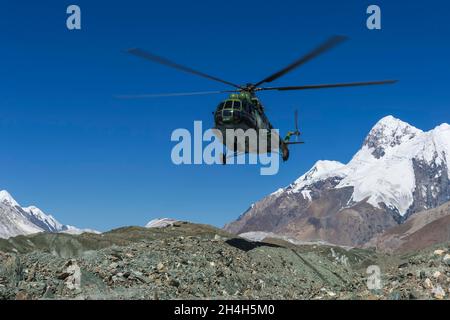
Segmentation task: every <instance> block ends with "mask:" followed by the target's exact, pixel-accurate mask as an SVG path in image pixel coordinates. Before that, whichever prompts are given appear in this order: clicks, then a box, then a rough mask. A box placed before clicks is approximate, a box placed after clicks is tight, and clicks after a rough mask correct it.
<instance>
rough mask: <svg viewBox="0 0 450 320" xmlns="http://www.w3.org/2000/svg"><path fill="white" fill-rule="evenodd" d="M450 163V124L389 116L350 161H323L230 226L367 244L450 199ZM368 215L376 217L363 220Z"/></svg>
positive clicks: (233, 229) (232, 229)
mask: <svg viewBox="0 0 450 320" xmlns="http://www.w3.org/2000/svg"><path fill="white" fill-rule="evenodd" d="M448 163H450V125H448V124H447V123H443V124H441V125H439V126H437V127H435V128H434V129H432V130H430V131H427V132H424V131H422V130H420V129H417V128H415V127H413V126H412V125H410V124H408V123H406V122H404V121H402V120H399V119H396V118H394V117H393V116H387V117H384V118H382V119H381V120H379V121H378V122H377V123H376V124H375V125H374V127H373V128H372V129H371V130H370V132H369V134H368V135H367V136H366V138H365V139H364V141H363V144H362V147H361V149H360V150H358V152H356V153H355V155H354V156H353V158H352V159H351V160H350V161H349V162H348V163H347V164H342V163H340V162H337V161H329V160H320V161H317V162H316V163H315V165H314V166H313V167H312V168H311V169H310V170H309V171H307V172H306V173H305V174H304V175H302V176H301V177H300V178H298V179H296V180H295V181H294V182H293V183H292V184H290V185H288V186H287V187H284V188H280V189H278V190H277V191H276V192H274V193H272V194H270V195H269V196H267V197H265V198H263V199H261V200H260V201H258V202H256V203H255V204H253V205H252V206H251V207H250V208H249V210H247V211H246V212H245V213H244V214H242V215H241V216H240V217H239V219H238V220H236V221H234V222H231V223H229V224H227V225H226V226H225V227H224V228H225V230H227V231H229V232H234V233H242V232H252V231H265V232H275V233H277V232H278V233H282V234H283V233H286V235H288V236H295V237H297V238H299V239H300V240H325V241H331V242H333V240H334V241H338V244H344V245H362V244H363V243H364V242H365V241H368V240H369V239H370V238H371V237H373V236H375V234H378V233H381V232H382V231H383V230H386V229H387V228H390V227H393V226H395V225H396V224H399V223H403V222H404V221H406V220H407V219H408V218H409V217H410V216H411V215H413V214H414V213H416V212H420V211H423V210H427V209H430V208H434V207H437V206H439V205H441V204H443V203H445V202H446V201H449V200H450V182H449V175H450V174H449V173H450V168H449V165H448ZM369 212H371V213H372V214H373V215H372V216H370V215H368V213H369ZM365 219H368V220H369V221H358V220H365ZM370 220H374V221H370ZM355 223H356V226H357V227H358V228H360V229H361V230H359V231H358V230H356V233H358V232H359V235H358V236H357V237H355V238H354V239H350V238H349V237H346V235H344V234H343V232H344V231H343V230H346V229H348V227H349V225H351V224H355ZM339 228H341V229H342V230H338V229H339ZM363 229H364V230H363ZM366 229H367V230H366ZM349 232H350V230H349ZM334 243H335V242H334Z"/></svg>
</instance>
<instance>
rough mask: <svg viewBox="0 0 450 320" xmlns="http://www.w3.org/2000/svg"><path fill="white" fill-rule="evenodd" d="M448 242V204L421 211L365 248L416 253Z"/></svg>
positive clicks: (449, 211) (449, 219)
mask: <svg viewBox="0 0 450 320" xmlns="http://www.w3.org/2000/svg"><path fill="white" fill-rule="evenodd" d="M448 241H450V202H447V203H445V204H443V205H441V206H439V207H437V208H434V209H430V210H426V211H422V212H419V213H417V214H416V215H414V216H413V217H411V218H410V219H408V220H407V221H406V222H405V223H404V224H401V225H399V226H396V227H393V228H391V229H388V230H387V231H386V232H384V233H383V234H381V235H379V236H377V237H375V238H373V239H372V240H371V241H369V242H368V243H367V244H366V245H365V246H366V247H375V248H376V249H377V250H378V251H381V252H389V253H406V252H416V251H418V250H421V249H424V248H427V247H429V246H432V245H435V244H439V243H445V242H448Z"/></svg>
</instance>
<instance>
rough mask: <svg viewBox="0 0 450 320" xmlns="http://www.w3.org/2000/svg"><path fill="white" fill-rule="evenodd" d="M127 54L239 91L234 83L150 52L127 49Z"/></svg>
mask: <svg viewBox="0 0 450 320" xmlns="http://www.w3.org/2000/svg"><path fill="white" fill-rule="evenodd" d="M127 52H128V53H131V54H133V55H135V56H137V57H140V58H143V59H146V60H150V61H153V62H156V63H159V64H162V65H165V66H168V67H172V68H175V69H178V70H181V71H184V72H187V73H192V74H195V75H197V76H200V77H203V78H206V79H210V80H214V81H218V82H221V83H224V84H227V85H229V86H232V87H235V88H237V89H241V86H239V85H237V84H235V83H232V82H229V81H225V80H222V79H220V78H217V77H214V76H211V75H209V74H206V73H203V72H200V71H197V70H194V69H191V68H189V67H186V66H183V65H181V64H178V63H175V62H173V61H170V60H168V59H166V58H163V57H160V56H157V55H154V54H152V53H150V52H146V51H144V50H142V49H139V48H132V49H128V50H127Z"/></svg>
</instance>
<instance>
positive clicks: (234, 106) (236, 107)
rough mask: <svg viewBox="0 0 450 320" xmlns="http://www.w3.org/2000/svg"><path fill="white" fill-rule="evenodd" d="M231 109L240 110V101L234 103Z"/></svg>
mask: <svg viewBox="0 0 450 320" xmlns="http://www.w3.org/2000/svg"><path fill="white" fill-rule="evenodd" d="M233 109H241V102H240V101H234V104H233Z"/></svg>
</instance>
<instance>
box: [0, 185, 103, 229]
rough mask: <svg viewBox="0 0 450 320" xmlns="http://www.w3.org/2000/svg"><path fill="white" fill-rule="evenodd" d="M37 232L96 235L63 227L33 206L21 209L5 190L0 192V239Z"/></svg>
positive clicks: (70, 227)
mask: <svg viewBox="0 0 450 320" xmlns="http://www.w3.org/2000/svg"><path fill="white" fill-rule="evenodd" d="M38 232H64V233H70V234H81V233H83V232H91V233H98V232H97V231H95V230H89V229H78V228H76V227H72V226H68V225H63V224H61V223H59V222H58V221H57V220H56V219H55V218H54V217H52V216H51V215H47V214H45V213H44V212H43V211H42V210H41V209H39V208H37V207H35V206H30V207H25V208H23V207H21V206H20V205H19V203H18V202H17V201H16V200H14V198H13V197H12V196H11V195H10V194H9V193H8V192H7V191H6V190H3V191H0V238H10V237H14V236H18V235H28V234H33V233H38Z"/></svg>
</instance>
